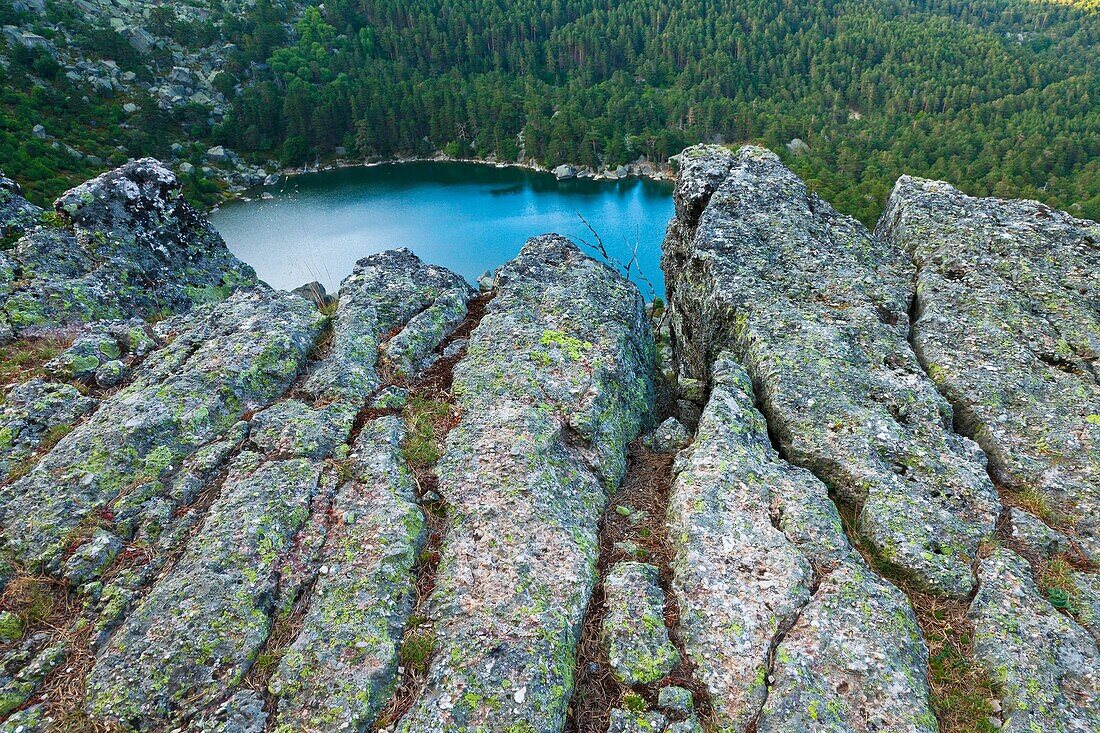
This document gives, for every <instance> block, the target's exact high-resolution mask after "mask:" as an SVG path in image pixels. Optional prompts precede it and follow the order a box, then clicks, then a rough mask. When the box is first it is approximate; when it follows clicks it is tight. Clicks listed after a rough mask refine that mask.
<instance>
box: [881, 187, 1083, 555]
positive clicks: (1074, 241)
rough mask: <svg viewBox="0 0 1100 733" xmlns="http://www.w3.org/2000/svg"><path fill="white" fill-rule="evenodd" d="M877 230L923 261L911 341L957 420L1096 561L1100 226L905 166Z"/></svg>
mask: <svg viewBox="0 0 1100 733" xmlns="http://www.w3.org/2000/svg"><path fill="white" fill-rule="evenodd" d="M877 231H878V234H879V237H880V239H881V240H882V241H883V242H884V243H888V244H889V245H890V246H892V247H897V248H898V249H901V250H903V251H905V252H908V253H909V254H910V255H911V256H912V258H913V261H914V262H915V263H916V266H917V271H918V279H917V288H916V303H915V311H916V315H917V318H916V320H915V322H914V325H913V344H914V347H915V348H916V350H917V354H918V355H919V356H920V359H921V361H922V363H923V364H924V365H925V368H926V369H927V370H928V373H929V374H930V375H931V376H932V379H934V380H935V382H936V384H937V386H938V387H939V388H940V389H941V390H942V391H943V393H944V394H945V395H947V396H948V398H949V399H950V400H951V401H952V403H953V404H954V405H955V409H956V419H957V421H958V423H959V425H960V429H961V430H963V431H964V432H965V433H966V434H967V435H970V436H972V437H973V438H974V440H976V441H977V442H978V443H979V444H980V445H981V446H982V448H983V449H984V450H985V452H986V453H987V454H988V455H989V461H990V469H991V470H992V472H993V474H994V475H995V476H996V477H997V480H998V481H999V482H1001V483H1002V484H1004V485H1005V486H1006V487H1007V488H1008V489H1010V490H1012V491H1016V492H1030V493H1033V494H1037V495H1038V496H1039V497H1041V499H1042V500H1043V501H1044V502H1045V503H1046V504H1047V505H1048V506H1049V507H1050V508H1051V509H1054V510H1056V511H1058V512H1061V513H1064V514H1066V515H1068V517H1069V519H1070V522H1071V523H1073V524H1075V525H1076V535H1077V538H1078V542H1079V543H1080V545H1081V547H1082V549H1084V550H1085V551H1086V552H1088V554H1089V555H1090V556H1091V557H1092V559H1093V560H1094V561H1100V384H1098V383H1097V379H1098V376H1097V374H1098V372H1097V368H1098V367H1097V363H1096V360H1097V358H1098V357H1100V224H1097V223H1096V222H1091V221H1082V220H1080V219H1075V218H1073V217H1071V216H1069V215H1068V214H1065V213H1063V212H1060V211H1054V210H1052V209H1050V208H1048V207H1046V206H1044V205H1043V204H1040V203H1037V202H1034V201H1003V200H1000V199H979V198H973V197H970V196H966V195H964V194H963V193H961V192H960V191H958V190H957V189H955V188H952V187H951V186H949V185H947V184H946V183H940V182H935V181H925V180H920V179H916V178H909V177H907V176H906V177H902V178H901V180H899V181H898V183H897V186H895V188H894V191H893V193H892V194H891V196H890V200H889V202H888V204H887V208H886V212H885V213H884V214H883V217H882V220H881V221H880V223H879V226H878V229H877Z"/></svg>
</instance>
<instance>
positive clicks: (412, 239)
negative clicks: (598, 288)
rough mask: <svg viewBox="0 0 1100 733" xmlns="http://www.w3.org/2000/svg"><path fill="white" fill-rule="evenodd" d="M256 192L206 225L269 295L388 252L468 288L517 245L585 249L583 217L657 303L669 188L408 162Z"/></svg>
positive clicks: (296, 179) (330, 283)
mask: <svg viewBox="0 0 1100 733" xmlns="http://www.w3.org/2000/svg"><path fill="white" fill-rule="evenodd" d="M264 191H268V192H270V193H271V194H273V195H274V197H275V198H274V199H268V200H263V199H260V198H254V199H253V200H252V201H238V202H233V203H230V204H226V205H225V206H224V207H222V209H221V210H220V211H218V212H217V213H215V214H214V215H213V216H211V220H212V222H213V224H214V226H215V227H216V228H217V229H218V231H219V232H221V234H222V236H223V237H224V238H225V241H226V243H227V244H228V245H229V249H230V250H232V251H233V253H234V254H236V255H237V256H238V257H240V258H241V259H242V260H244V261H245V262H247V263H249V264H250V265H252V266H253V267H254V268H256V272H257V273H258V274H259V276H260V278H261V279H263V280H264V281H266V282H267V283H269V284H270V285H272V286H274V287H277V288H286V289H289V288H295V287H297V286H299V285H301V284H303V283H305V282H309V281H311V280H318V281H320V282H321V283H322V284H323V285H324V286H325V287H326V288H327V289H328V290H329V291H330V292H335V290H336V288H338V287H339V284H340V281H341V280H342V279H343V278H344V277H346V276H347V275H348V274H349V273H350V272H351V269H352V266H353V265H354V264H355V262H356V260H358V259H360V258H362V257H364V256H366V255H368V254H371V253H374V252H381V251H383V250H386V249H391V248H393V247H408V248H409V249H411V250H412V251H414V252H416V254H418V255H419V256H420V257H421V258H422V259H424V260H425V261H427V262H431V263H434V264H438V265H443V266H444V267H448V268H450V269H452V270H454V271H455V272H458V273H459V274H461V275H463V276H464V277H466V278H467V279H469V280H470V281H471V282H473V281H474V280H475V279H476V278H477V277H478V276H479V275H480V274H481V273H483V272H484V271H485V270H491V269H495V268H496V267H499V266H500V265H502V264H504V263H505V262H507V261H508V260H510V259H512V258H513V257H515V255H516V253H517V252H518V251H519V249H520V247H522V246H523V243H524V242H525V241H526V240H527V239H528V238H529V237H533V236H536V235H539V234H545V233H548V232H557V233H558V234H563V235H566V236H569V237H571V238H574V241H576V238H583V239H585V240H587V241H589V242H594V241H595V238H594V236H593V235H592V232H591V231H589V230H588V228H587V227H586V226H585V225H584V223H583V222H582V221H581V219H580V216H583V217H584V218H585V219H586V220H587V221H588V223H589V224H591V225H592V227H593V229H595V230H596V232H598V233H599V235H600V237H601V238H602V239H603V242H604V245H605V246H606V248H607V250H608V251H609V252H610V253H611V255H612V256H613V257H615V258H617V259H619V260H620V261H622V262H627V261H628V260H630V257H631V252H632V251H633V248H634V247H635V245H636V246H637V248H638V249H637V251H638V260H639V262H640V265H641V270H642V272H643V273H644V274H645V276H646V277H647V278H648V279H649V280H650V281H652V283H653V287H654V288H655V289H656V293H657V295H663V294H664V293H663V290H664V283H663V279H662V277H661V271H660V266H659V262H660V255H661V241H662V239H663V238H664V232H665V227H666V225H667V224H668V220H669V218H670V217H671V216H672V186H671V184H669V183H665V182H659V181H645V180H639V179H626V180H621V181H592V180H570V181H558V180H556V179H555V178H554V176H552V175H550V174H548V173H539V172H536V171H530V170H526V169H522V168H497V167H495V166H491V165H479V164H476V163H445V162H417V163H394V164H386V165H378V166H371V167H361V168H345V169H341V170H333V171H326V172H321V173H311V174H306V175H300V176H293V177H291V178H289V179H286V180H285V181H284V182H282V183H280V184H279V185H278V186H275V187H272V188H267V189H264ZM251 195H253V196H257V197H258V195H259V194H258V192H255V191H254V192H252V194H251ZM578 214H579V215H580V216H578ZM582 249H584V247H583V246H582ZM632 276H633V279H634V280H635V281H636V282H639V285H640V286H641V289H642V293H643V295H644V296H645V297H646V299H649V297H650V296H651V294H650V292H649V288H648V287H647V286H646V285H644V284H643V283H642V282H641V280H640V278H638V277H637V276H636V275H632Z"/></svg>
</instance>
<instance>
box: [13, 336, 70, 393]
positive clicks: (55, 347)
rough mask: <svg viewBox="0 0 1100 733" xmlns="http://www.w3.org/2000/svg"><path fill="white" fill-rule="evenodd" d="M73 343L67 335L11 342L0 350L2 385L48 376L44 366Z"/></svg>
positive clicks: (28, 338)
mask: <svg viewBox="0 0 1100 733" xmlns="http://www.w3.org/2000/svg"><path fill="white" fill-rule="evenodd" d="M71 343H72V338H71V337H69V336H65V335H53V336H37V337H27V338H21V339H17V340H15V341H13V342H11V343H10V344H8V345H7V346H5V347H4V348H3V349H2V350H0V385H7V384H13V383H16V382H25V381H27V380H28V379H33V378H34V377H44V376H46V372H45V370H44V369H43V368H42V367H43V365H44V364H45V363H46V362H48V361H49V360H50V359H53V358H54V357H55V356H57V355H58V354H60V353H61V352H62V351H64V350H65V349H67V348H68V347H69V345H70V344H71Z"/></svg>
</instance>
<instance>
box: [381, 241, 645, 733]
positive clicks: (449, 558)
mask: <svg viewBox="0 0 1100 733" xmlns="http://www.w3.org/2000/svg"><path fill="white" fill-rule="evenodd" d="M496 283H497V287H498V288H499V289H498V291H497V293H496V296H495V297H494V298H493V300H492V301H491V302H490V303H489V304H488V307H487V311H486V315H485V317H484V319H483V320H482V321H481V324H480V325H479V326H478V327H477V329H475V330H474V332H473V334H472V335H471V337H470V341H469V345H468V350H467V353H466V356H465V357H464V358H463V359H462V360H461V361H460V362H459V363H458V364H457V365H456V367H455V369H454V386H453V392H454V395H455V398H456V407H457V408H458V410H459V412H460V414H461V416H462V417H461V420H460V422H459V423H458V425H457V426H456V427H455V428H454V429H453V430H451V432H450V434H449V435H448V438H447V441H446V448H445V451H444V455H443V457H442V458H441V459H440V461H439V463H438V465H437V469H436V470H437V473H438V476H439V491H440V493H441V494H442V496H443V499H444V501H445V502H446V503H447V516H448V520H449V525H450V526H449V529H448V532H447V535H446V537H445V538H444V542H443V545H442V548H441V550H440V555H441V557H442V561H441V564H440V566H439V569H438V572H437V575H436V587H435V592H434V594H433V595H432V598H431V601H430V604H429V616H430V618H431V620H432V622H433V623H434V626H435V634H436V636H437V638H438V650H437V652H436V654H435V656H434V658H433V659H432V661H431V664H430V666H429V669H428V672H427V679H426V681H425V687H424V690H423V692H422V693H421V695H420V697H419V698H418V699H417V700H416V701H415V702H414V703H413V705H412V708H411V709H410V710H409V712H408V713H407V714H406V715H405V716H404V717H403V718H402V719H401V720H400V721H399V723H398V725H397V730H400V731H404V732H413V731H416V732H425V733H426V732H428V731H453V730H467V729H469V730H473V729H478V730H483V731H493V732H495V733H504V732H505V731H512V732H515V731H531V730H535V731H544V730H558V729H560V728H561V727H562V725H563V723H564V720H565V713H566V707H567V705H568V702H569V699H570V695H571V692H572V678H573V666H574V663H575V657H574V654H575V651H574V650H575V648H576V645H577V641H578V639H579V637H580V625H581V621H582V618H583V616H584V611H585V608H586V607H587V605H588V600H589V597H590V595H591V592H592V588H593V586H594V584H595V582H596V571H595V562H596V556H597V554H598V553H597V541H596V533H597V528H598V523H599V519H600V516H601V513H602V511H603V508H604V506H605V503H606V493H605V492H606V491H607V490H610V489H612V488H614V487H615V486H616V485H617V484H618V482H619V480H620V479H621V477H622V475H623V472H624V467H625V446H626V444H627V443H628V442H629V441H630V440H632V439H633V438H634V437H635V436H636V435H637V434H638V432H639V431H640V429H641V428H642V427H643V424H644V423H645V422H646V420H647V418H648V415H647V413H648V410H649V405H650V400H651V399H652V389H653V388H652V383H651V374H652V372H653V339H652V336H651V335H650V331H649V324H648V321H647V319H646V316H645V311H644V308H643V303H642V299H641V297H640V296H639V295H638V292H637V290H636V288H635V287H634V286H633V285H631V284H630V283H629V282H627V281H626V280H625V279H623V278H622V277H620V276H618V275H617V274H616V273H614V272H613V271H612V270H611V269H610V268H608V267H606V266H604V265H602V264H599V263H597V262H596V261H594V260H592V259H591V258H589V257H587V256H585V255H584V254H582V253H581V252H580V251H579V250H578V249H577V248H576V247H575V246H574V245H572V244H570V243H569V242H568V241H566V240H565V239H563V238H561V237H554V236H546V237H539V238H536V239H532V240H530V241H528V242H527V244H526V245H525V246H524V248H523V249H522V251H521V252H520V254H519V256H518V257H517V258H516V259H515V260H514V261H512V262H511V263H510V264H508V265H506V266H505V267H503V268H502V269H501V270H500V272H499V274H498V276H497V279H496Z"/></svg>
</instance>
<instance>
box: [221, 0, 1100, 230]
mask: <svg viewBox="0 0 1100 733" xmlns="http://www.w3.org/2000/svg"><path fill="white" fill-rule="evenodd" d="M1096 11H1097V7H1096V3H1095V2H1067V3H1058V4H1052V3H1042V2H1038V3H1037V2H1031V1H1030V0H930V1H927V2H923V1H922V2H915V1H912V0H886V1H885V2H868V0H828V1H827V2H817V3H789V2H780V0H749V1H748V2H744V1H740V2H734V1H733V0H721V1H720V2H713V3H677V2H669V0H615V1H612V2H609V1H608V0H579V1H578V2H535V1H533V0H524V1H522V2H518V3H500V2H491V1H490V0H413V1H412V2H407V1H405V0H401V1H400V2H398V1H397V0H329V1H328V2H326V3H324V5H323V10H318V9H311V10H309V11H308V12H307V13H306V14H305V16H304V17H303V18H302V19H301V21H300V22H299V23H298V24H297V40H296V42H295V43H294V44H292V45H290V46H289V47H287V48H282V49H279V50H277V51H275V53H273V54H272V55H271V57H270V58H269V59H268V64H269V69H268V70H267V72H266V76H265V77H264V79H263V80H262V81H261V82H259V83H257V84H255V85H252V86H251V87H250V88H249V89H247V90H246V92H245V93H244V94H243V95H242V96H240V97H239V98H238V99H237V100H236V103H235V105H234V111H233V114H232V115H231V116H230V117H228V118H227V120H226V124H225V125H224V126H223V127H222V128H221V135H222V137H223V139H224V140H225V141H226V142H227V143H229V144H231V145H232V146H234V147H238V148H241V149H244V150H253V151H257V152H260V151H263V152H268V151H278V152H279V153H280V154H281V155H282V158H283V159H284V160H285V161H287V162H290V163H301V162H303V161H306V160H307V159H308V160H312V159H313V158H314V157H315V156H318V155H320V156H325V155H328V154H331V153H332V151H333V150H335V149H336V148H337V147H338V146H342V147H345V148H347V149H348V150H354V151H356V152H358V153H360V154H362V155H381V156H389V155H393V154H396V153H420V154H430V153H433V152H434V151H436V150H439V149H443V150H446V151H447V152H450V153H453V154H462V155H475V156H491V155H495V156H498V157H500V158H504V159H508V160H513V159H516V158H519V157H521V156H523V155H526V156H527V157H529V158H534V159H537V160H539V161H541V162H544V163H548V164H551V165H556V164H558V163H562V162H570V163H578V164H584V165H591V166H597V165H599V164H606V165H610V166H612V167H613V166H615V165H618V164H620V163H624V162H627V161H631V160H634V159H636V158H637V157H638V156H640V155H646V156H648V157H649V158H651V159H654V160H657V161H664V160H666V159H667V158H668V157H669V156H670V155H672V154H674V153H677V152H679V151H680V150H681V149H682V148H683V147H684V145H685V144H689V143H692V142H698V141H710V140H726V141H744V140H758V141H761V142H763V143H764V144H766V145H767V146H768V147H770V148H772V149H773V150H778V151H783V152H785V153H786V151H785V150H784V146H785V145H787V144H788V143H790V142H791V141H792V140H794V139H795V138H798V139H799V140H801V141H803V142H804V143H805V144H806V145H808V147H805V146H803V145H800V144H799V143H797V142H796V143H794V144H793V145H791V148H792V152H791V154H790V156H789V162H790V163H791V164H792V165H793V166H794V168H795V169H796V170H797V171H798V172H799V173H800V174H802V175H803V176H804V177H806V178H807V179H808V180H809V182H810V184H811V186H813V187H814V188H816V189H818V190H819V191H821V192H822V193H823V195H825V196H827V197H828V198H830V199H831V200H833V201H835V202H836V204H837V206H838V208H839V209H840V210H841V211H844V212H846V213H852V214H855V215H857V216H859V217H860V218H861V219H863V221H864V222H865V223H868V224H869V223H872V222H873V220H874V219H875V218H876V217H877V215H878V213H879V212H880V211H881V208H882V204H883V203H884V202H885V199H886V196H887V194H888V193H889V190H890V187H891V186H892V185H893V182H894V181H895V180H896V179H897V177H898V175H900V174H901V173H910V174H915V175H924V176H932V177H942V178H946V179H948V180H951V181H953V182H955V183H957V184H959V185H962V186H963V187H964V188H966V189H968V190H970V191H972V192H973V193H978V194H997V195H1007V194H1012V195H1019V196H1028V197H1034V198H1039V199H1042V200H1045V201H1047V202H1050V203H1053V204H1057V205H1059V206H1062V207H1069V208H1073V209H1074V211H1077V212H1078V213H1083V214H1086V215H1091V216H1092V217H1094V218H1095V217H1097V216H1100V169H1098V165H1100V164H1098V163H1097V162H1096V158H1097V156H1098V155H1100V107H1098V106H1097V105H1096V100H1097V98H1098V95H1100V77H1098V75H1097V64H1096V46H1097V43H1098V42H1100V14H1098V13H1097V12H1096ZM1090 161H1091V162H1090ZM1075 204H1080V209H1077V208H1074V205H1075Z"/></svg>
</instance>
